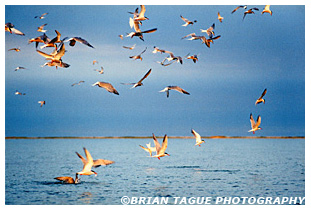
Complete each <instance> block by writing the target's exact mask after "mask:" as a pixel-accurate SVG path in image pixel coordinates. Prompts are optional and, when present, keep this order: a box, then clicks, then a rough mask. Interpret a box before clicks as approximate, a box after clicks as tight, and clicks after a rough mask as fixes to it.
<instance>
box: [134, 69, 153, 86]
mask: <svg viewBox="0 0 311 210" xmlns="http://www.w3.org/2000/svg"><path fill="white" fill-rule="evenodd" d="M150 73H151V69H149V71H148V72H147V73H146V74H145V75H144V77H143V78H141V80H139V81H138V82H137V83H141V82H142V81H143V80H144V79H146V78H147V77H148V76H149V74H150Z"/></svg>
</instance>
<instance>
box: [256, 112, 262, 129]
mask: <svg viewBox="0 0 311 210" xmlns="http://www.w3.org/2000/svg"><path fill="white" fill-rule="evenodd" d="M260 123H261V117H260V115H258V117H257V122H256V124H255V127H257V128H258V127H259V125H260Z"/></svg>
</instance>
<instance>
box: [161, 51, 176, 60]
mask: <svg viewBox="0 0 311 210" xmlns="http://www.w3.org/2000/svg"><path fill="white" fill-rule="evenodd" d="M164 53H168V54H169V55H170V56H171V57H172V58H173V57H175V56H174V54H173V53H172V52H170V51H167V50H164Z"/></svg>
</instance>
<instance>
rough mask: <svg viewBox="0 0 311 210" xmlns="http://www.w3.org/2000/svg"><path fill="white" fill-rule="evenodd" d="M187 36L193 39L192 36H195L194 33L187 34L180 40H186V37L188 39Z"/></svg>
mask: <svg viewBox="0 0 311 210" xmlns="http://www.w3.org/2000/svg"><path fill="white" fill-rule="evenodd" d="M189 36H192V37H194V36H195V33H191V34H188V35H186V36H184V37H182V38H181V39H185V38H187V37H189Z"/></svg>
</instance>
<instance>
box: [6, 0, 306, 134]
mask: <svg viewBox="0 0 311 210" xmlns="http://www.w3.org/2000/svg"><path fill="white" fill-rule="evenodd" d="M236 6H238V5H229V6H224V5H220V6H217V5H212V6H208V5H206V6H178V5H166V6H160V5H157V6H153V5H146V13H145V16H147V17H148V18H149V20H145V21H144V22H143V24H142V26H141V29H142V30H148V29H151V28H157V29H158V30H157V31H156V32H154V33H150V34H145V35H144V40H145V41H144V42H143V41H141V40H140V39H139V38H137V37H133V38H132V39H131V38H129V37H124V39H123V40H121V39H120V38H119V37H118V35H119V34H123V35H124V36H125V35H126V33H129V32H131V31H133V29H131V28H130V26H129V17H131V16H132V15H131V14H129V13H128V12H129V11H134V10H135V9H136V8H137V7H139V5H126V6H120V5H118V6H105V5H96V6H71V5H69V6H63V5H61V6H46V5H44V6H15V5H14V6H8V5H6V6H5V22H6V23H7V22H11V23H13V24H14V25H15V28H17V29H18V30H20V31H22V32H23V33H25V34H26V35H25V36H18V35H15V34H10V33H8V32H5V135H6V136H125V135H131V136H132V135H135V136H142V135H151V134H152V133H155V134H156V135H164V134H168V135H171V136H172V135H178V136H190V135H192V134H191V133H190V130H191V128H193V129H195V130H196V131H197V132H198V133H200V134H201V135H204V136H210V135H230V136H237V135H238V136H247V135H253V134H252V133H248V132H247V131H248V130H250V121H249V115H250V113H253V116H254V118H255V119H256V118H257V116H258V115H261V117H262V124H261V127H262V128H263V129H262V130H260V131H257V132H256V134H255V135H260V136H261V135H262V136H270V135H304V134H305V6H303V5H302V6H285V5H282V6H275V5H271V10H272V11H273V15H272V16H270V15H269V14H261V11H262V10H263V8H264V5H248V8H252V7H258V8H259V10H260V11H255V14H251V15H247V16H246V17H245V19H244V20H243V12H244V10H243V9H239V10H238V11H237V12H235V13H234V14H231V11H232V10H233V9H234V8H235V7H236ZM218 11H219V12H220V14H221V16H223V17H224V20H223V22H222V23H220V22H219V21H218V20H217V12H218ZM45 12H48V15H46V16H45V18H44V19H38V18H34V17H35V16H36V15H41V14H43V13H45ZM180 15H183V16H184V17H186V18H188V19H189V20H197V22H196V23H195V24H194V25H189V26H187V27H183V26H181V25H182V24H184V22H183V21H182V20H181V18H180ZM45 23H47V25H46V26H45V29H46V30H47V32H46V34H47V36H48V37H50V38H54V37H55V36H56V33H55V30H58V31H59V32H60V33H61V38H64V37H74V36H78V37H82V38H84V39H86V40H87V41H88V42H89V43H90V44H91V45H93V46H94V47H95V48H94V49H93V48H90V47H87V46H86V45H82V44H81V43H77V44H76V45H75V46H74V47H71V46H69V45H68V42H66V43H65V47H66V50H67V52H66V53H65V55H64V56H63V58H62V59H63V61H64V62H66V63H68V64H70V67H69V68H67V69H65V68H58V69H55V67H47V66H45V67H41V65H43V64H44V63H45V62H46V60H45V59H44V57H42V56H41V55H39V54H38V53H37V52H36V49H35V44H34V43H32V44H28V40H29V39H30V38H34V37H37V36H40V35H42V33H41V32H38V31H37V27H38V26H40V25H42V24H45ZM213 23H215V29H214V32H215V35H221V38H220V39H218V40H215V41H214V44H211V47H210V48H207V47H206V46H205V45H204V44H201V41H199V40H195V41H189V40H186V39H183V40H182V39H181V37H183V36H185V35H187V34H190V33H196V34H197V35H206V34H204V33H201V32H200V29H207V28H209V27H210V26H211V25H212V24H213ZM133 44H136V47H135V49H133V50H128V49H124V48H123V47H122V46H131V45H133ZM40 46H42V45H41V44H40ZM153 46H157V47H159V48H161V49H165V50H168V51H171V52H173V53H174V55H179V56H185V55H187V54H188V53H190V54H191V55H193V54H197V55H198V58H199V60H198V62H197V63H193V62H192V61H191V60H187V59H184V62H183V64H182V65H181V64H180V63H174V64H172V65H170V66H167V67H163V66H161V65H160V64H159V63H157V61H162V60H163V59H164V58H165V57H166V56H167V54H159V53H157V54H153V53H152V50H153ZM14 47H20V48H21V51H20V52H15V51H8V50H9V49H10V48H14ZM145 47H147V51H146V52H145V53H144V54H143V55H142V57H143V60H142V61H140V60H132V59H130V58H129V56H132V55H136V54H139V53H140V52H141V51H143V50H144V49H145ZM42 51H44V52H46V53H50V52H52V49H51V48H46V49H42ZM93 60H97V61H98V62H99V63H98V64H95V65H93V64H92V61H93ZM18 66H23V67H25V68H26V69H25V70H19V71H14V69H15V68H16V67H18ZM101 66H103V68H104V72H105V73H104V74H98V72H96V71H94V69H100V67H101ZM150 68H151V69H152V72H151V74H150V75H149V77H148V78H147V79H146V80H144V82H143V83H144V86H141V87H137V88H135V89H130V86H127V85H122V84H121V83H129V82H137V81H138V80H139V79H140V78H141V77H142V76H143V75H144V74H145V73H146V72H147V71H148V70H149V69H150ZM80 80H84V81H85V83H83V84H81V85H79V86H74V87H72V86H71V84H73V83H75V82H78V81H80ZM97 81H104V82H110V83H111V84H112V85H113V86H114V87H115V88H116V89H117V90H118V92H119V93H120V95H114V94H111V93H108V92H107V91H106V90H104V89H101V88H98V87H93V86H92V84H93V83H95V82H97ZM168 85H178V86H180V87H182V88H184V89H185V90H186V91H188V92H189V93H190V95H184V94H180V93H178V92H176V91H171V92H170V97H169V98H167V97H166V94H165V93H160V92H159V91H160V90H162V89H163V88H165V87H166V86H168ZM265 88H267V94H266V96H265V99H266V103H265V104H259V105H257V106H255V101H256V99H257V98H258V97H259V96H260V95H261V93H262V91H263V90H264V89H265ZM16 90H18V91H20V92H23V93H26V95H24V96H20V95H15V91H16ZM39 100H45V101H46V105H45V106H43V107H40V104H38V101H39Z"/></svg>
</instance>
